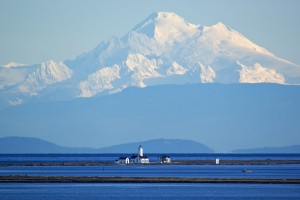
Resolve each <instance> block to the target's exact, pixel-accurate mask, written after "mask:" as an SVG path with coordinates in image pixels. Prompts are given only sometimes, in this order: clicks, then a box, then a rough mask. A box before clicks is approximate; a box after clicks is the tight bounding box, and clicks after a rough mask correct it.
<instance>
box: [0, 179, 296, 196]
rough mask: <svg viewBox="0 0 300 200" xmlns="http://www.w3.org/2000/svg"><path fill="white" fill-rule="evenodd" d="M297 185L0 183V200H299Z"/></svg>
mask: <svg viewBox="0 0 300 200" xmlns="http://www.w3.org/2000/svg"><path fill="white" fill-rule="evenodd" d="M299 198H300V185H290V184H286V185H281V184H278V185H277V184H160V183H159V184H151V183H148V184H88V183H85V184H73V183H69V184H60V183H59V184H57V183H55V184H48V183H47V184H45V183H43V184H41V183H32V184H19V183H9V184H7V183H0V199H1V200H6V199H7V200H19V199H22V200H29V199H30V200H40V199H43V200H44V199H45V200H47V199H51V200H52V199H55V200H60V199H63V200H77V199H84V200H94V199H103V200H105V199H109V200H114V199H125V200H127V199H130V200H132V199H154V200H155V199H167V200H168V199H170V200H171V199H172V200H174V199H181V200H182V199H207V200H215V199H224V200H227V199H231V200H235V199H239V200H240V199H249V200H250V199H272V200H273V199H275V200H276V199H299Z"/></svg>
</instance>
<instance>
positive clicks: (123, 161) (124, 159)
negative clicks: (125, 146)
mask: <svg viewBox="0 0 300 200" xmlns="http://www.w3.org/2000/svg"><path fill="white" fill-rule="evenodd" d="M116 164H120V165H122V164H123V165H128V164H129V158H128V157H120V158H119V159H118V160H116Z"/></svg>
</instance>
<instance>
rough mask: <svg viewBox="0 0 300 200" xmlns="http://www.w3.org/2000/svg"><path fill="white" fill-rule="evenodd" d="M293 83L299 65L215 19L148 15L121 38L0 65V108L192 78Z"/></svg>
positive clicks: (297, 79) (198, 80) (296, 80)
mask: <svg viewBox="0 0 300 200" xmlns="http://www.w3.org/2000/svg"><path fill="white" fill-rule="evenodd" d="M212 82H216V83H278V84H300V67H299V66H298V65H295V64H293V63H291V62H288V61H286V60H283V59H280V58H277V57H276V56H274V55H273V54H272V53H270V52H268V51H267V50H266V49H264V48H262V47H260V46H258V45H256V44H254V43H253V42H251V41H250V40H248V39H247V38H245V37H244V36H243V35H242V34H240V33H239V32H237V31H235V30H233V29H232V28H230V27H228V26H226V25H225V24H223V23H217V24H215V25H213V26H204V25H198V24H191V23H188V22H186V21H185V20H184V19H183V18H182V17H180V16H178V15H176V14H175V13H171V12H158V13H153V14H151V15H150V16H149V17H148V18H147V19H145V20H143V21H142V22H141V23H139V24H137V25H136V26H135V27H134V28H133V29H132V30H130V31H129V32H128V33H127V34H125V35H124V36H123V37H121V38H113V39H110V40H108V41H103V42H100V44H99V45H97V46H96V47H95V48H94V49H92V50H91V51H89V52H86V53H83V54H81V55H79V56H78V57H76V58H75V59H73V60H65V61H53V60H49V61H45V62H43V63H41V64H36V65H31V66H26V65H25V64H20V63H16V62H11V63H8V64H7V65H3V66H2V67H0V91H1V93H0V108H3V107H5V106H9V105H18V104H23V103H28V102H35V101H60V100H70V99H75V98H79V97H86V98H89V97H94V96H99V95H105V94H114V93H118V92H120V91H122V90H124V89H125V88H128V87H132V86H134V87H147V86H153V85H165V84H193V83H212Z"/></svg>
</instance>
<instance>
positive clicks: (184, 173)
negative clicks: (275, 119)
mask: <svg viewBox="0 0 300 200" xmlns="http://www.w3.org/2000/svg"><path fill="white" fill-rule="evenodd" d="M158 155H159V154H151V156H152V158H153V159H152V161H155V160H154V159H156V157H157V156H158ZM119 156H120V154H46V155H45V154H24V155H22V154H21V155H20V154H17V155H5V154H2V155H0V162H1V163H22V162H41V161H43V162H62V161H74V162H76V161H87V162H89V161H108V162H109V161H110V162H113V161H114V160H115V159H117V158H118V157H119ZM216 157H218V158H220V160H222V159H228V160H230V159H231V160H233V159H243V160H251V159H257V160H262V159H273V160H278V159H288V160H296V159H300V154H171V158H172V159H173V160H182V159H189V160H193V159H194V160H196V159H211V160H213V159H215V158H216ZM150 158H151V157H150ZM243 169H250V170H252V172H251V173H243V172H242V171H243ZM0 175H31V176H133V177H201V178H300V165H298V164H293V165H248V166H247V165H128V166H124V165H111V166H109V165H107V166H11V167H0Z"/></svg>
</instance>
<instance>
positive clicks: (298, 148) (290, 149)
mask: <svg viewBox="0 0 300 200" xmlns="http://www.w3.org/2000/svg"><path fill="white" fill-rule="evenodd" d="M233 153H300V145H293V146H284V147H263V148H251V149H237V150H234V151H233Z"/></svg>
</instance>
